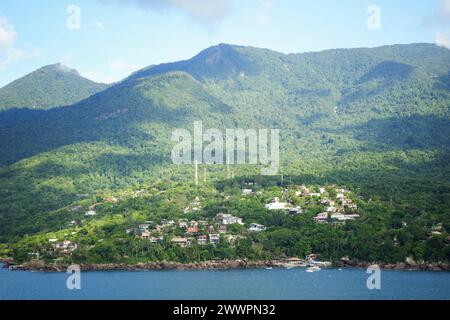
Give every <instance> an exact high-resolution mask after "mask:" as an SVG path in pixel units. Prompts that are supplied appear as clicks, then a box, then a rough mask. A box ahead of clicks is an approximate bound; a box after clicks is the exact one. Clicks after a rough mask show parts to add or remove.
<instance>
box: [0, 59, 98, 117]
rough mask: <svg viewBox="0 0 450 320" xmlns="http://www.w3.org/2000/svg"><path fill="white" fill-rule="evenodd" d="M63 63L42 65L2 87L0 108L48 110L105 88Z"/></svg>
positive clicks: (77, 100) (76, 100)
mask: <svg viewBox="0 0 450 320" xmlns="http://www.w3.org/2000/svg"><path fill="white" fill-rule="evenodd" d="M106 87H107V85H105V84H100V83H95V82H93V81H91V80H88V79H86V78H83V77H82V76H80V74H79V73H78V71H77V70H75V69H71V68H69V67H67V66H65V65H63V64H62V63H55V64H51V65H47V66H44V67H42V68H39V69H37V70H35V71H33V72H31V73H29V74H27V75H26V76H24V77H22V78H19V79H17V80H15V81H13V82H11V83H10V84H8V85H6V86H5V87H3V88H1V89H0V111H2V110H7V109H12V108H32V109H49V108H53V107H58V106H64V105H69V104H74V103H76V102H79V101H81V100H83V99H86V98H87V97H89V96H91V95H93V94H95V93H97V92H99V91H101V90H103V89H105V88H106Z"/></svg>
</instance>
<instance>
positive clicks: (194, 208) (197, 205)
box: [183, 197, 202, 213]
mask: <svg viewBox="0 0 450 320" xmlns="http://www.w3.org/2000/svg"><path fill="white" fill-rule="evenodd" d="M200 210H202V205H201V202H200V198H199V197H197V198H195V199H194V200H193V201H192V202H191V203H190V204H189V206H187V207H186V208H184V210H183V212H184V213H192V212H198V211H200Z"/></svg>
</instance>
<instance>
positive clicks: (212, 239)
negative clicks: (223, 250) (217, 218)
mask: <svg viewBox="0 0 450 320" xmlns="http://www.w3.org/2000/svg"><path fill="white" fill-rule="evenodd" d="M209 242H211V243H212V244H218V243H219V242H220V235H218V234H210V235H209Z"/></svg>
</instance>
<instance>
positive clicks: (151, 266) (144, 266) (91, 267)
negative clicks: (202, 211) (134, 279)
mask: <svg viewBox="0 0 450 320" xmlns="http://www.w3.org/2000/svg"><path fill="white" fill-rule="evenodd" d="M0 263H3V264H4V266H3V267H4V268H9V269H10V270H11V271H38V272H66V270H67V268H68V267H69V265H68V264H45V263H44V262H42V261H32V262H27V263H24V264H15V263H14V261H13V260H12V259H0ZM374 264H377V265H379V266H380V268H381V269H386V270H416V271H450V264H448V263H415V262H414V263H411V262H409V263H408V262H401V263H392V264H390V263H383V262H378V263H369V262H364V261H359V260H348V259H341V260H339V261H336V262H333V264H332V267H334V268H367V267H369V266H371V265H374ZM79 266H80V269H81V270H82V271H113V270H116V271H144V270H149V271H151V270H228V269H261V268H281V267H283V264H282V263H281V264H280V262H279V261H271V260H267V261H250V260H214V261H205V262H197V263H177V262H167V261H162V262H147V263H139V264H134V265H130V264H125V263H108V264H79Z"/></svg>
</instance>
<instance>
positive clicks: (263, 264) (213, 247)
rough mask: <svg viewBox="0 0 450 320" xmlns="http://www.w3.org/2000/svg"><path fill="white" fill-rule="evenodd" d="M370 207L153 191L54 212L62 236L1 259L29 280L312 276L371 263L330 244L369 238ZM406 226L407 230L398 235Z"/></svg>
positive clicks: (349, 200) (336, 197)
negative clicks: (32, 276) (73, 269)
mask: <svg viewBox="0 0 450 320" xmlns="http://www.w3.org/2000/svg"><path fill="white" fill-rule="evenodd" d="M180 186H181V188H180ZM368 203H373V202H371V200H370V199H369V201H366V200H365V199H364V198H363V197H361V196H360V195H359V194H357V193H356V192H354V191H351V190H350V189H349V188H343V187H342V186H336V185H321V186H317V185H309V186H306V185H301V184H298V185H296V184H289V185H286V186H283V185H280V184H274V185H263V184H259V183H257V182H254V181H241V182H240V183H239V184H235V185H232V186H227V185H225V186H224V187H217V186H212V185H210V186H207V187H204V188H198V187H196V186H187V187H186V186H185V185H182V184H181V185H176V184H167V185H164V184H155V185H152V186H147V187H141V188H138V189H134V190H133V189H131V190H124V191H122V192H117V193H106V194H97V195H93V196H92V195H91V196H90V195H87V196H86V199H85V200H82V201H78V202H75V203H73V204H72V205H70V206H68V207H65V208H62V209H60V210H58V211H56V212H55V215H54V217H55V224H54V226H55V227H54V229H55V231H51V232H47V233H40V234H36V235H32V236H25V237H23V238H22V239H20V240H19V241H17V242H16V243H12V244H6V245H3V246H2V247H1V248H0V249H1V250H2V256H3V257H6V259H7V261H10V259H12V260H11V261H14V262H13V263H12V265H13V266H15V267H17V268H19V269H20V268H25V269H27V268H30V269H31V270H34V269H36V270H47V268H50V269H49V270H54V269H58V268H59V267H58V265H67V264H70V263H80V264H83V265H84V268H86V269H87V270H90V269H95V268H112V269H115V268H121V269H128V268H136V269H150V270H153V269H160V268H162V269H166V268H168V269H172V268H175V269H217V268H219V269H222V268H225V269H226V268H267V269H271V268H286V269H291V268H306V270H307V272H316V271H320V270H321V268H324V267H325V268H326V267H330V266H337V265H339V266H340V265H342V266H345V265H350V266H351V265H364V264H365V263H366V262H365V261H364V260H363V261H360V262H358V261H355V260H353V259H354V258H353V255H352V252H353V251H352V250H353V249H350V250H349V249H345V246H347V247H348V244H346V243H345V242H344V241H346V240H339V239H338V238H334V239H338V240H325V239H333V237H335V235H336V234H343V233H344V232H354V230H358V229H360V228H363V229H364V225H365V224H366V223H367V219H368V216H367V209H366V208H367V205H368ZM374 205H375V207H376V206H378V205H377V204H374ZM380 208H381V209H382V207H380ZM59 217H63V218H64V219H62V220H58V218H59ZM408 226H409V223H408V222H406V221H400V222H399V228H408ZM363 229H360V230H363ZM324 234H327V238H325V237H323V236H322V235H324ZM442 234H443V225H442V224H434V225H432V226H431V228H430V232H429V235H428V238H429V239H433V237H436V236H441V235H442ZM400 241H401V238H399V237H398V236H397V235H394V236H393V239H392V245H393V246H396V247H398V246H399V244H400ZM357 243H360V242H359V241H358V242H357ZM330 249H331V250H330ZM9 257H10V258H9ZM408 259H409V260H408V264H407V265H409V266H413V265H414V263H415V262H414V260H411V259H410V258H408ZM366 261H367V260H366ZM397 261H398V260H397ZM392 265H395V264H392ZM47 266H48V267H47ZM108 266H109V267H108ZM386 266H389V264H386ZM58 270H59V269H58Z"/></svg>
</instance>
